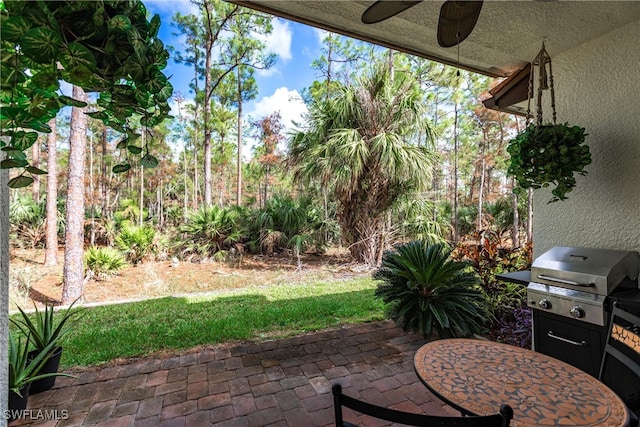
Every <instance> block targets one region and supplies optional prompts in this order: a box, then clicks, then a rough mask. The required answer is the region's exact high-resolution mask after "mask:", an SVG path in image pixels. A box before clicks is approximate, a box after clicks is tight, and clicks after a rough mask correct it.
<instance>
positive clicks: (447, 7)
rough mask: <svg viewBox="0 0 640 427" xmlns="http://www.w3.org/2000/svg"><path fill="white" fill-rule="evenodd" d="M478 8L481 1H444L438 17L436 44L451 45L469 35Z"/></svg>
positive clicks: (477, 14) (480, 5) (478, 12)
mask: <svg viewBox="0 0 640 427" xmlns="http://www.w3.org/2000/svg"><path fill="white" fill-rule="evenodd" d="M480 9H482V2H481V1H454V0H447V1H445V2H444V4H443V5H442V7H441V8H440V17H439V18H438V44H439V45H440V46H442V47H452V46H455V45H457V44H458V43H460V42H461V41H463V40H464V39H466V38H467V37H469V34H471V31H473V27H475V26H476V22H478V16H480Z"/></svg>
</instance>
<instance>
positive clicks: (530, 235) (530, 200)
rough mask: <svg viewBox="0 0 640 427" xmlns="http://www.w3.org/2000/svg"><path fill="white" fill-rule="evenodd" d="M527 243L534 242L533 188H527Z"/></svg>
mask: <svg viewBox="0 0 640 427" xmlns="http://www.w3.org/2000/svg"><path fill="white" fill-rule="evenodd" d="M527 243H533V189H532V188H529V189H527Z"/></svg>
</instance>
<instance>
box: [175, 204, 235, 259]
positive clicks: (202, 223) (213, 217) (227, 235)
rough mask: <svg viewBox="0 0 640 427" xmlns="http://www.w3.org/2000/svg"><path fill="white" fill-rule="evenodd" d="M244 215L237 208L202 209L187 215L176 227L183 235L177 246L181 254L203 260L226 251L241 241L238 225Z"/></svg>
mask: <svg viewBox="0 0 640 427" xmlns="http://www.w3.org/2000/svg"><path fill="white" fill-rule="evenodd" d="M243 215H244V210H243V209H242V208H238V207H229V208H221V207H219V206H205V207H202V208H200V209H199V210H197V211H196V212H193V213H191V214H189V215H188V216H187V220H186V222H185V223H184V224H183V225H181V226H180V227H179V231H180V233H182V235H181V236H180V237H181V238H179V240H178V241H177V245H176V246H177V247H178V249H180V250H181V251H182V253H183V254H184V255H198V256H200V257H202V258H208V257H211V256H214V255H215V254H216V253H217V252H219V251H224V250H228V249H230V248H231V247H232V246H233V244H234V243H237V242H240V241H241V240H242V238H243V230H242V227H241V225H240V224H241V222H242V221H241V219H242V218H243Z"/></svg>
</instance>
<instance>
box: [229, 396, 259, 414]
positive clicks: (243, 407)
mask: <svg viewBox="0 0 640 427" xmlns="http://www.w3.org/2000/svg"><path fill="white" fill-rule="evenodd" d="M231 404H232V405H233V413H234V414H235V415H236V416H242V415H247V414H250V413H251V412H255V411H256V404H255V401H254V400H253V396H252V395H251V394H249V393H247V394H243V395H241V396H234V397H232V398H231Z"/></svg>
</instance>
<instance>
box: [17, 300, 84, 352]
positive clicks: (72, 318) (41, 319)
mask: <svg viewBox="0 0 640 427" xmlns="http://www.w3.org/2000/svg"><path fill="white" fill-rule="evenodd" d="M77 301H78V300H75V301H74V302H73V303H71V305H70V306H69V308H67V309H66V310H65V311H64V312H61V313H58V314H59V315H58V316H55V317H54V306H53V305H52V304H48V303H45V308H44V310H38V307H37V306H36V305H35V304H34V307H35V312H34V313H33V315H31V316H30V315H29V314H27V313H26V312H25V311H24V310H23V309H22V308H20V307H18V310H20V315H21V319H20V320H15V319H14V318H11V319H10V321H11V323H13V324H14V325H15V326H16V327H17V328H18V329H20V331H22V333H24V334H25V335H26V336H27V337H29V341H31V342H32V343H33V346H34V347H35V349H36V350H37V351H38V353H42V352H44V351H45V350H46V349H49V350H53V349H55V348H56V347H57V346H58V345H59V343H60V340H61V339H62V338H63V337H64V336H65V335H66V334H67V333H68V332H69V331H70V330H71V326H72V324H73V322H76V321H78V320H79V319H80V316H79V315H81V314H82V312H83V311H84V308H76V309H73V305H74V304H75V303H76V302H77Z"/></svg>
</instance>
